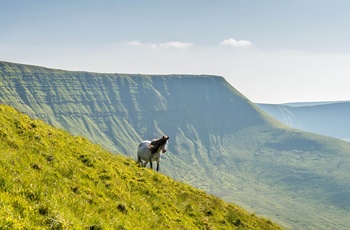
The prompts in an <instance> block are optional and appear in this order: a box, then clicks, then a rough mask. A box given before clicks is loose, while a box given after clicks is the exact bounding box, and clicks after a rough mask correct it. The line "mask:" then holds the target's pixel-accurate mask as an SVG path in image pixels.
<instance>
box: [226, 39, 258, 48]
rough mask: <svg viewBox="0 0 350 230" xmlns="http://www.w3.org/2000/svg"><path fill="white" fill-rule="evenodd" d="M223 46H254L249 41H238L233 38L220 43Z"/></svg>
mask: <svg viewBox="0 0 350 230" xmlns="http://www.w3.org/2000/svg"><path fill="white" fill-rule="evenodd" d="M220 45H221V46H231V47H248V46H251V45H253V43H251V42H250V41H247V40H236V39H233V38H229V39H225V40H223V41H222V42H221V43H220Z"/></svg>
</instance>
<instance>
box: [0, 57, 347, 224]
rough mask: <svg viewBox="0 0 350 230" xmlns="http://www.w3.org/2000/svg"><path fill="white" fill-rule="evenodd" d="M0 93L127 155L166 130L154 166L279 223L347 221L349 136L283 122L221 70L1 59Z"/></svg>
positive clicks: (3, 98) (31, 112)
mask: <svg viewBox="0 0 350 230" xmlns="http://www.w3.org/2000/svg"><path fill="white" fill-rule="evenodd" d="M0 102H1V103H5V104H9V105H11V106H13V107H15V108H17V109H18V110H20V111H22V112H25V113H27V114H29V115H30V116H32V117H38V118H41V119H43V120H44V121H46V122H48V123H50V124H52V125H54V126H56V127H60V128H64V129H66V130H68V131H69V132H71V133H73V134H79V135H84V136H85V137H87V138H89V139H90V140H92V141H93V142H95V143H99V144H101V145H103V146H104V147H106V148H108V149H109V150H112V151H114V152H121V153H123V154H125V155H128V156H132V157H133V158H134V157H135V155H136V149H137V145H138V144H139V142H140V141H141V140H142V139H151V138H154V137H159V136H160V135H163V134H166V135H168V136H170V140H169V141H170V143H169V148H168V149H169V151H168V152H167V153H166V154H164V155H163V159H162V162H161V165H160V168H161V172H162V173H165V174H167V175H170V176H171V177H173V178H175V179H178V180H181V181H186V182H188V183H190V184H192V185H194V186H196V187H198V188H201V189H204V190H206V191H208V192H210V193H213V194H216V195H218V196H220V197H223V198H225V199H226V200H228V201H232V202H235V203H238V204H239V205H241V206H243V207H245V208H248V209H249V210H251V211H254V212H256V213H258V214H263V215H266V216H268V217H269V218H271V219H273V220H274V221H276V222H277V223H279V224H281V225H282V226H284V227H290V228H295V229H305V228H308V229H310V228H314V229H321V228H334V227H335V228H337V229H347V228H348V227H349V226H350V220H349V219H348V216H349V214H350V209H349V207H350V203H349V202H350V197H349V195H348V194H349V192H348V191H350V183H349V182H350V176H349V175H350V161H349V158H350V144H349V143H347V142H345V141H340V140H337V139H333V138H328V137H324V136H320V135H316V134H312V133H307V132H302V131H299V130H295V129H292V128H289V127H288V126H286V125H284V124H282V123H281V122H278V121H276V120H275V119H273V118H272V117H270V116H269V115H268V114H267V113H265V112H263V111H262V110H261V109H260V108H259V107H258V106H256V105H255V104H253V103H252V102H250V101H249V100H248V99H247V98H245V97H244V96H243V95H242V94H240V93H239V92H238V91H237V90H236V89H234V88H233V87H232V86H231V85H229V84H228V83H227V82H226V81H225V79H224V78H222V77H217V76H207V75H201V76H194V75H157V76H151V75H139V74H135V75H127V74H99V73H89V72H74V71H64V70H54V69H48V68H43V67H36V66H28V65H21V64H14V63H7V62H0Z"/></svg>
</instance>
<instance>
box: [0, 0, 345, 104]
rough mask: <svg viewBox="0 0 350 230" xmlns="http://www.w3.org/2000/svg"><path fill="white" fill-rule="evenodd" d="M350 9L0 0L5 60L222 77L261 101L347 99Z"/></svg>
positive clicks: (312, 3)
mask: <svg viewBox="0 0 350 230" xmlns="http://www.w3.org/2000/svg"><path fill="white" fill-rule="evenodd" d="M349 10H350V1H348V0H332V1H329V0H84V1H83V0H60V1H54V0H0V61H9V62H16V63H22V64H31V65H38V66H44V67H49V68H58V69H65V70H78V71H91V72H103V73H130V74H138V73H141V74H211V75H219V76H223V77H224V78H225V79H226V80H227V81H228V82H229V83H230V84H231V85H232V86H233V87H235V88H236V89H237V90H238V91H239V92H241V93H242V94H243V95H244V96H246V97H247V98H248V99H249V100H251V101H253V102H259V103H287V102H313V101H343V100H350V90H349V86H350V14H349ZM194 90H195V89H194Z"/></svg>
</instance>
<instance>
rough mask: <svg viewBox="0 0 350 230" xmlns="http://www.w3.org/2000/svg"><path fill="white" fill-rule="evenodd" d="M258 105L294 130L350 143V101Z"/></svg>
mask: <svg viewBox="0 0 350 230" xmlns="http://www.w3.org/2000/svg"><path fill="white" fill-rule="evenodd" d="M257 105H258V106H259V107H260V108H261V109H263V110H264V111H265V112H267V113H268V114H269V115H271V116H273V117H274V118H275V119H277V120H279V121H281V122H283V123H285V124H286V125H289V126H291V127H293V128H297V129H301V130H305V131H309V132H314V133H319V134H322V135H326V136H330V137H335V138H339V139H343V140H347V141H350V131H349V127H350V120H349V117H350V101H334V102H308V103H288V104H280V105H277V104H257Z"/></svg>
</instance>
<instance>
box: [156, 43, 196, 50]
mask: <svg viewBox="0 0 350 230" xmlns="http://www.w3.org/2000/svg"><path fill="white" fill-rule="evenodd" d="M158 46H159V47H160V48H177V49H187V48H190V47H192V46H193V44H192V43H189V42H166V43H160V44H159V45H158Z"/></svg>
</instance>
